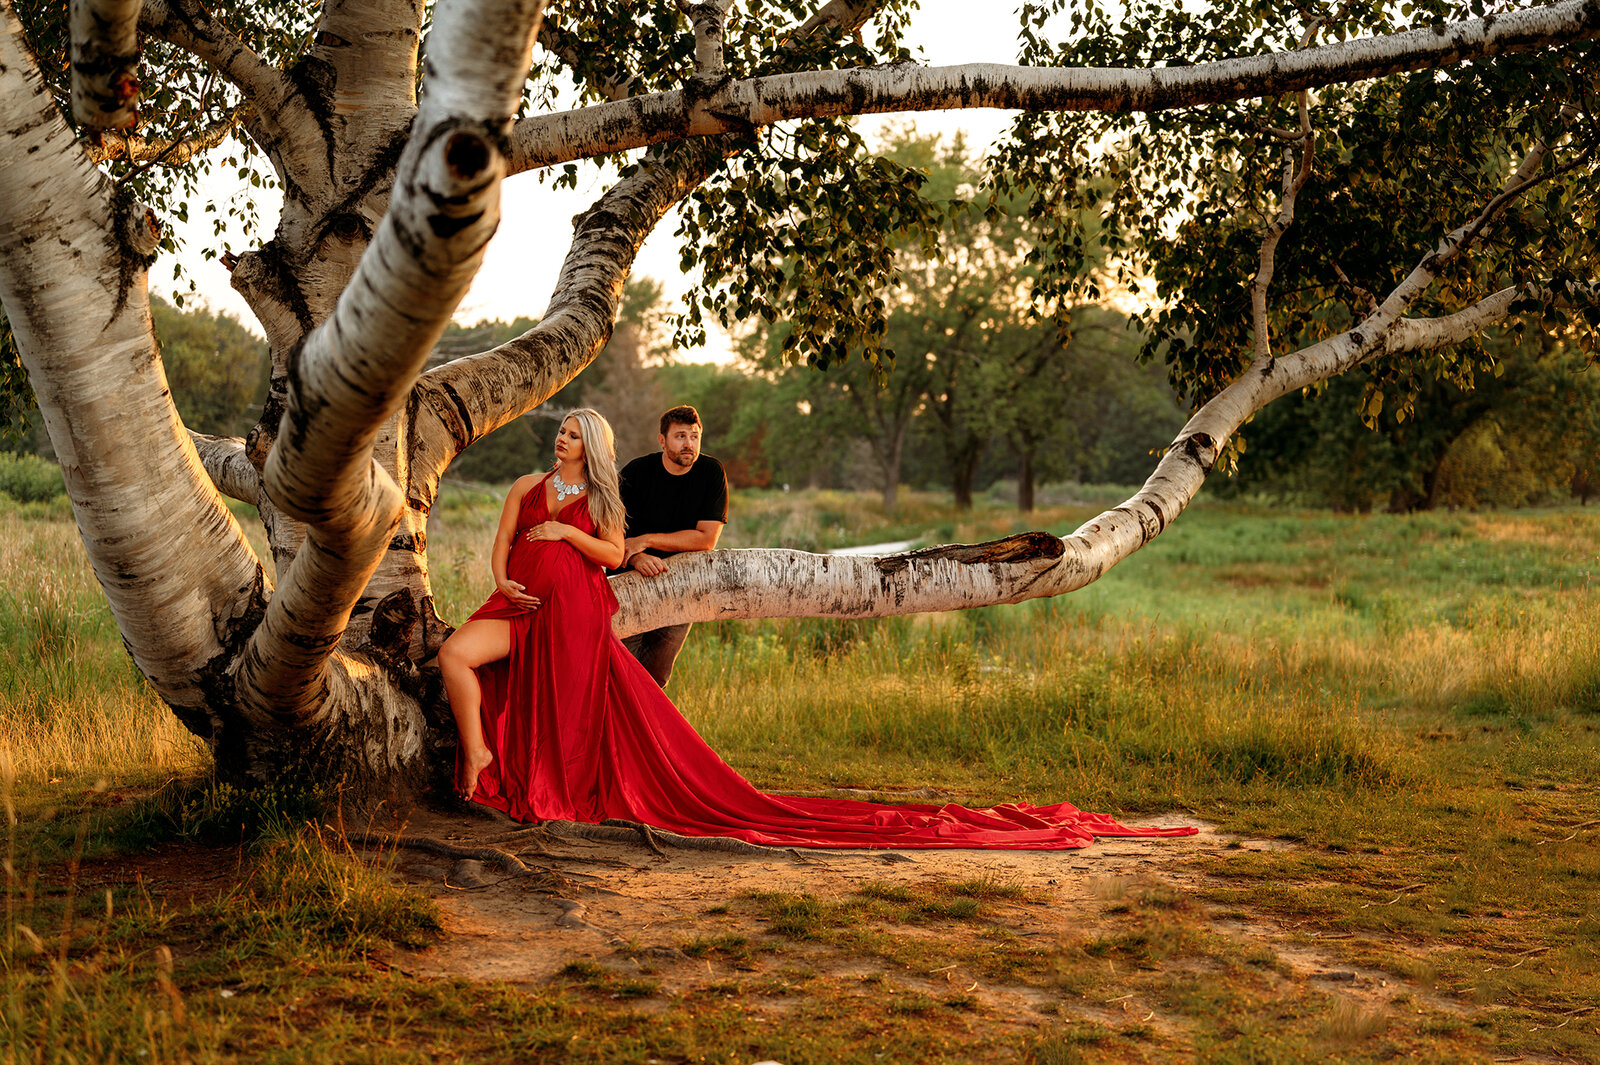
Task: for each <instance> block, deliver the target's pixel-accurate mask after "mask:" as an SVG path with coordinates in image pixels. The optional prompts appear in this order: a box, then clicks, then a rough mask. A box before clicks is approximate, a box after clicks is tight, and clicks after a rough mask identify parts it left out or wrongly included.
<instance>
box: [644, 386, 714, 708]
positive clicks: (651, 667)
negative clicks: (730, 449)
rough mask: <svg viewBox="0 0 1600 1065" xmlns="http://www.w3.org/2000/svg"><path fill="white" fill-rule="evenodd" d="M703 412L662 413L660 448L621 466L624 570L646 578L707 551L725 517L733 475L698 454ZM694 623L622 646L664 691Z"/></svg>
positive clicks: (676, 410)
mask: <svg viewBox="0 0 1600 1065" xmlns="http://www.w3.org/2000/svg"><path fill="white" fill-rule="evenodd" d="M700 430H701V425H700V412H699V411H697V410H695V409H694V408H693V407H690V406H682V407H673V408H672V409H671V410H669V411H667V412H666V413H665V414H663V415H662V416H661V431H660V433H659V434H658V435H657V437H656V439H657V441H659V442H660V444H661V450H660V451H659V452H658V453H656V454H654V455H641V456H640V457H639V458H636V459H634V460H633V461H632V462H630V463H628V464H627V465H626V466H624V467H623V468H622V474H621V481H622V504H623V506H625V507H627V508H628V530H627V538H626V539H625V540H624V541H623V543H622V552H623V562H622V567H623V568H624V569H632V570H634V571H635V572H637V573H639V574H640V575H641V576H645V577H658V576H660V575H661V574H663V573H665V572H666V571H667V563H666V561H665V559H666V558H668V557H669V556H671V555H675V554H680V553H682V552H684V551H710V550H711V549H712V548H714V547H716V546H717V538H718V537H719V536H721V535H722V527H723V525H725V524H727V521H728V478H727V475H726V474H724V473H723V472H722V463H720V462H718V461H717V460H716V459H714V458H712V457H711V456H710V455H702V454H700ZM688 635H689V626H688V625H687V624H683V625H668V626H667V627H666V628H663V629H654V630H652V631H650V632H641V633H639V634H638V635H637V636H630V637H628V638H627V639H626V640H623V641H622V643H623V645H624V646H625V647H627V649H628V650H629V651H631V652H632V653H633V657H635V658H637V659H638V660H639V664H640V665H642V666H644V668H645V669H646V670H647V671H648V672H649V673H650V675H651V676H652V677H654V678H655V681H656V683H657V684H659V685H661V686H662V687H663V688H665V687H666V686H667V679H668V678H669V677H671V676H672V664H673V663H674V662H676V661H677V660H678V652H679V651H680V650H682V648H683V640H684V637H686V636H688Z"/></svg>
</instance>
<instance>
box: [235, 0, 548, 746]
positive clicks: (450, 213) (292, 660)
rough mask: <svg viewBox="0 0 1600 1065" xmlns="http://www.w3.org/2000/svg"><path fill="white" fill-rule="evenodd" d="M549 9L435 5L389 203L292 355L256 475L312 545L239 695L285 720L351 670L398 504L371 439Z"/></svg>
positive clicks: (513, 1)
mask: <svg viewBox="0 0 1600 1065" xmlns="http://www.w3.org/2000/svg"><path fill="white" fill-rule="evenodd" d="M543 7H544V3H543V0H454V2H448V3H445V4H442V5H441V6H440V8H439V9H438V10H437V13H436V16H435V28H434V31H433V35H432V38H431V40H430V42H429V49H430V56H431V59H432V62H433V66H434V77H433V79H432V80H431V81H430V83H429V88H428V94H427V97H426V98H425V99H424V100H423V103H422V106H421V108H420V109H419V110H418V112H417V117H416V122H415V124H414V126H413V129H412V137H411V142H410V144H409V145H408V146H407V148H406V151H405V153H404V155H403V156H402V157H401V160H400V164H399V167H398V169H397V174H396V180H395V186H394V192H393V194H392V196H391V198H390V203H389V210H388V213H387V214H386V215H385V216H384V219H383V222H382V224H381V225H380V227H379V229H378V232H377V233H376V234H375V235H374V237H373V240H372V242H371V244H370V245H369V246H368V248H367V250H366V252H365V254H364V255H363V256H362V258H361V261H360V264H359V265H358V266H357V268H356V272H355V276H354V277H353V278H352V279H351V282H350V284H349V285H348V287H347V288H346V289H345V290H344V292H343V293H342V294H341V295H340V298H339V302H338V305H337V306H336V307H335V309H334V311H333V313H332V315H330V316H329V318H328V319H327V320H326V321H325V322H323V323H322V325H320V326H319V327H317V329H316V330H315V331H313V332H312V333H311V334H309V335H308V336H307V337H306V340H305V343H304V345H303V346H302V348H301V349H300V350H299V351H298V352H297V353H296V354H295V355H294V356H293V357H292V358H291V360H290V365H289V373H288V397H287V403H286V409H285V411H284V415H283V419H282V422H281V426H280V429H279V433H278V438H277V442H276V443H275V444H274V445H273V448H272V451H271V453H270V454H269V455H268V457H267V462H266V468H265V470H264V471H263V482H264V484H265V487H266V492H267V495H268V496H269V498H270V499H271V500H272V502H273V503H274V504H276V505H277V506H278V507H279V508H281V509H282V510H283V511H284V512H285V513H287V514H289V515H290V516H291V517H294V518H296V519H298V520H300V521H302V522H304V523H305V524H306V540H305V543H304V544H303V545H302V546H301V548H300V550H299V551H298V552H297V553H296V554H295V557H294V561H293V562H292V563H291V564H290V566H289V569H288V572H287V573H286V574H282V575H280V578H281V579H280V582H279V589H278V592H277V594H276V595H275V596H273V598H272V601H271V603H270V604H269V605H268V607H267V610H266V613H265V616H264V618H263V620H262V622H261V625H260V626H259V627H258V628H257V630H256V632H255V633H254V635H253V636H252V637H251V640H250V644H249V646H248V647H247V648H246V653H245V655H244V657H243V660H242V663H241V666H240V669H239V671H238V674H237V679H236V688H237V690H238V693H239V696H240V699H241V701H242V702H244V703H245V704H246V705H247V706H251V707H254V708H256V709H258V710H260V711H264V712H267V713H270V714H272V715H273V716H274V717H275V718H277V719H279V720H284V721H289V722H301V721H305V720H307V719H309V718H310V717H311V716H313V715H315V714H316V713H317V712H318V711H319V710H320V709H322V708H323V707H325V706H326V705H329V704H328V703H327V701H326V697H327V695H328V694H329V690H330V689H329V685H330V684H332V683H334V682H335V680H336V679H337V678H338V677H341V676H345V675H346V674H345V673H343V672H341V671H336V670H332V669H330V668H329V658H330V656H331V655H332V653H333V651H334V648H335V647H336V646H337V644H338V641H339V638H340V636H341V634H342V633H343V632H344V628H345V626H346V624H347V623H348V620H349V616H350V611H351V609H352V607H353V606H354V605H355V603H356V601H357V599H358V598H359V597H360V595H361V593H362V591H363V589H364V588H365V587H366V584H367V581H368V578H370V577H371V575H372V572H373V570H374V569H375V568H376V567H377V564H378V562H379V560H380V559H381V558H382V557H383V553H384V551H385V549H386V548H387V546H388V542H389V536H390V532H391V530H393V528H394V526H395V523H396V522H397V521H398V519H399V516H400V513H401V509H402V506H403V502H404V501H403V499H402V497H401V493H400V491H399V489H398V488H397V487H396V485H395V484H394V482H393V480H392V479H391V478H390V477H389V475H388V474H387V473H385V472H384V470H383V469H382V468H381V467H380V466H379V465H378V464H377V462H376V461H375V460H374V458H373V447H372V445H373V441H374V440H375V439H376V437H377V435H378V433H379V431H380V430H381V428H382V426H383V424H384V423H385V422H386V421H387V420H388V419H389V418H391V417H392V416H393V415H394V414H395V413H396V412H397V411H398V410H399V409H400V407H401V405H402V404H403V403H404V402H405V400H406V397H407V396H408V395H409V393H410V391H411V387H412V385H413V383H414V382H415V380H416V376H417V374H418V372H419V371H420V370H421V369H422V366H423V365H424V363H425V362H426V360H427V357H428V353H429V352H430V351H431V350H432V349H433V346H434V344H435V343H436V342H437V340H438V338H439V335H440V334H441V333H442V332H443V331H444V327H445V325H446V324H447V323H448V322H449V319H450V315H451V313H452V312H454V310H455V308H456V305H457V303H459V301H460V299H461V297H462V295H464V294H465V292H466V290H467V286H468V285H469V284H470V282H471V280H472V277H473V275H474V274H475V273H476V272H477V269H478V265H479V263H480V262H481V261H482V257H483V249H484V247H485V245H486V244H487V243H488V240H489V238H490V236H492V235H493V233H494V230H495V227H496V225H497V224H498V221H499V188H500V179H501V177H502V176H503V173H504V159H503V157H502V156H501V154H500V152H499V151H498V149H497V145H498V144H499V143H501V142H502V138H503V137H504V134H505V131H506V129H507V128H508V127H509V124H510V121H511V117H512V116H513V115H514V114H515V113H516V108H517V105H518V103H519V101H520V98H521V89H522V82H523V77H524V75H525V73H526V71H527V69H528V57H529V53H530V50H531V48H532V43H533V35H534V33H535V32H536V29H537V27H536V23H537V22H538V19H539V16H540V14H541V12H542V10H543ZM508 29H509V30H510V32H507V31H508Z"/></svg>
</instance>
